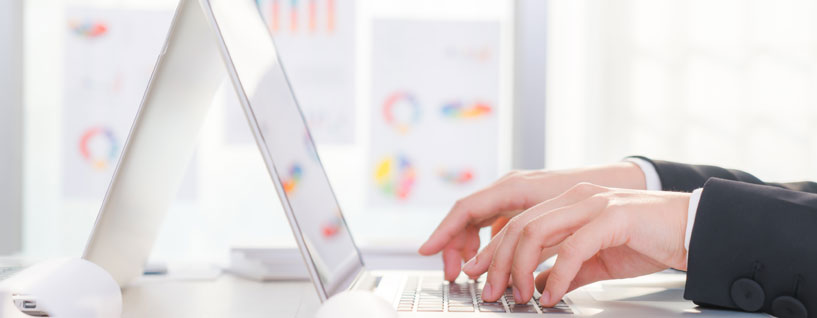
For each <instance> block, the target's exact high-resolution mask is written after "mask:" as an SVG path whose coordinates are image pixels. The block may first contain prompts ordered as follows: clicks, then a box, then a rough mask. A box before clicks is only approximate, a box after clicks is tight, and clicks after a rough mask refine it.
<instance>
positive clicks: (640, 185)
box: [579, 161, 647, 190]
mask: <svg viewBox="0 0 817 318" xmlns="http://www.w3.org/2000/svg"><path fill="white" fill-rule="evenodd" d="M583 170H584V171H582V172H581V173H580V175H582V177H583V178H584V180H581V181H579V182H590V183H593V184H596V185H600V186H605V187H611V188H620V189H633V190H646V189H647V185H646V182H645V178H644V172H643V171H642V170H641V168H639V167H638V165H637V164H635V163H632V162H629V161H624V162H616V163H612V164H608V165H603V166H596V167H589V168H586V169H583Z"/></svg>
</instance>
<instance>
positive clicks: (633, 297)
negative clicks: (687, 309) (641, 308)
mask: <svg viewBox="0 0 817 318" xmlns="http://www.w3.org/2000/svg"><path fill="white" fill-rule="evenodd" d="M589 292H590V295H591V296H593V298H594V299H595V300H596V301H639V302H641V301H657V302H668V301H681V302H683V301H685V300H684V290H683V289H682V288H661V287H604V288H603V289H601V290H593V291H589Z"/></svg>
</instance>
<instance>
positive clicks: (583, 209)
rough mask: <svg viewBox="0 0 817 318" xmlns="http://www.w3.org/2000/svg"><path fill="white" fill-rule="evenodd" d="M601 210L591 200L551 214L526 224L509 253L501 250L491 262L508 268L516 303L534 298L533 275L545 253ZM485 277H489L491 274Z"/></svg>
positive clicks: (601, 205)
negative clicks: (512, 281)
mask: <svg viewBox="0 0 817 318" xmlns="http://www.w3.org/2000/svg"><path fill="white" fill-rule="evenodd" d="M603 209H604V204H603V201H601V200H594V199H593V198H592V197H591V198H590V199H587V200H583V201H580V202H578V203H576V204H573V205H569V206H566V207H563V208H560V209H557V210H554V211H553V212H551V213H548V214H545V215H542V216H540V217H537V218H535V219H533V220H531V221H530V222H528V224H527V225H526V226H525V228H524V230H523V231H522V233H520V234H518V239H517V240H518V242H517V243H516V246H509V248H508V250H502V248H505V246H502V248H501V249H500V252H497V259H495V260H494V262H499V263H502V264H503V268H507V267H510V271H511V272H510V274H511V276H512V277H513V280H514V283H515V285H514V288H516V289H517V290H518V292H515V295H518V296H519V298H518V299H515V300H516V301H517V303H525V302H527V301H528V300H530V298H531V297H532V296H533V288H534V284H533V271H534V270H535V269H536V266H538V265H539V260H540V258H541V255H542V252H543V251H544V249H547V248H551V247H553V246H555V245H557V244H559V243H561V242H562V241H563V240H565V239H566V238H567V237H568V236H570V235H571V234H573V232H574V231H576V230H578V229H579V228H580V227H581V226H583V225H585V224H587V223H588V222H590V220H592V219H593V217H594V216H595V215H597V214H598V213H599V212H600V211H601V210H603ZM506 236H507V235H506ZM503 243H504V242H503ZM488 275H489V277H490V276H491V273H488ZM500 275H502V273H500ZM506 275H507V274H506Z"/></svg>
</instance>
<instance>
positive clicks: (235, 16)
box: [202, 0, 363, 300]
mask: <svg viewBox="0 0 817 318" xmlns="http://www.w3.org/2000/svg"><path fill="white" fill-rule="evenodd" d="M202 4H203V5H204V6H205V7H207V8H205V11H206V12H207V13H208V14H211V15H212V16H211V17H212V18H213V19H214V22H215V23H214V25H215V26H216V28H217V32H216V33H217V34H218V37H219V39H220V43H221V44H222V46H221V49H222V53H223V56H224V60H225V62H226V64H227V70H228V72H227V73H228V75H229V76H230V79H231V80H232V82H233V86H234V87H235V88H236V91H237V95H238V96H239V99H240V101H241V105H242V106H243V108H244V111H245V114H246V115H247V120H248V122H249V124H250V127H251V130H252V132H253V134H254V135H255V139H256V141H257V144H258V148H259V150H260V152H261V155H262V156H263V158H264V161H265V163H266V166H267V169H268V170H269V173H270V175H271V176H272V178H273V181H274V182H275V186H276V189H277V192H278V196H279V198H280V200H281V204H282V205H283V208H284V211H286V214H287V217H288V219H289V222H290V225H291V227H292V231H293V233H294V234H295V238H296V241H297V242H298V244H299V247H300V249H301V253H302V255H303V256H304V260H305V262H306V263H307V267H309V270H310V274H311V275H312V281H313V282H314V283H315V287H316V288H317V289H318V293H319V294H320V297H321V299H322V300H325V299H327V298H329V297H331V296H332V295H334V294H336V293H338V292H341V291H344V290H346V289H348V288H349V286H350V285H351V284H352V282H353V280H354V278H355V277H356V276H357V275H358V274H359V272H360V271H361V270H362V269H363V261H362V258H361V257H360V253H359V252H358V249H357V247H356V246H355V243H354V241H353V240H352V236H351V233H350V232H349V229H348V227H347V225H346V221H345V220H344V218H343V215H342V213H341V210H340V207H339V206H338V203H337V200H336V198H335V195H334V192H333V190H332V187H331V186H330V184H329V179H328V178H327V175H326V172H325V171H324V168H323V165H322V164H321V161H320V158H319V157H318V154H317V151H316V148H315V145H314V143H313V141H312V137H311V135H310V132H309V128H308V127H307V125H306V122H305V120H304V117H303V114H302V112H301V109H300V107H299V106H298V102H297V100H296V98H295V96H294V94H293V92H292V89H291V87H290V84H289V81H288V80H287V76H286V74H285V72H284V69H283V67H282V65H281V61H280V60H279V57H278V54H277V52H276V49H275V44H274V43H273V39H272V37H271V35H270V34H269V31H268V30H267V28H266V26H265V24H264V21H263V19H262V17H261V15H260V13H259V11H258V8H257V6H256V4H255V1H252V0H202Z"/></svg>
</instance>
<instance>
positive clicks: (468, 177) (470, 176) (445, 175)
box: [438, 168, 474, 185]
mask: <svg viewBox="0 0 817 318" xmlns="http://www.w3.org/2000/svg"><path fill="white" fill-rule="evenodd" d="M438 175H439V177H440V179H441V180H442V181H443V182H445V183H448V184H454V185H463V184H467V183H470V182H471V181H473V180H474V170H472V169H470V168H464V169H440V170H439V173H438Z"/></svg>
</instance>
